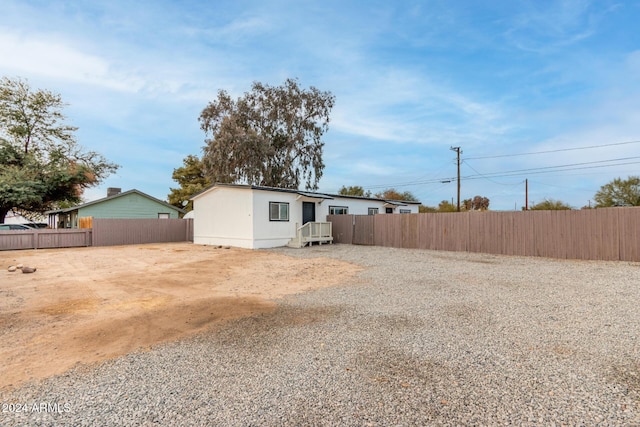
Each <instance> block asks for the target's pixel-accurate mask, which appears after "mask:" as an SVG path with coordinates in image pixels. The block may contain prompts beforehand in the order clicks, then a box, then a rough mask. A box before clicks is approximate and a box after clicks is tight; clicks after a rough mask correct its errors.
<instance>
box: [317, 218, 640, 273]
mask: <svg viewBox="0 0 640 427" xmlns="http://www.w3.org/2000/svg"><path fill="white" fill-rule="evenodd" d="M327 220H328V221H331V222H332V223H333V238H334V242H336V243H351V244H357V245H376V246H391V247H398V248H419V249H433V250H446V251H467V252H483V253H492V254H504V255H522V256H541V257H549V258H570V259H585V260H621V261H640V207H629V208H603V209H588V210H586V209H585V210H580V211H526V212H461V213H424V214H405V215H329V216H328V217H327Z"/></svg>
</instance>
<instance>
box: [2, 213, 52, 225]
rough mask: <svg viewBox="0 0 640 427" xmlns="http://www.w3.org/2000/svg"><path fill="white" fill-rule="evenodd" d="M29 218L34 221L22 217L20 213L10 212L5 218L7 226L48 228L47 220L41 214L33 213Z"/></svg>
mask: <svg viewBox="0 0 640 427" xmlns="http://www.w3.org/2000/svg"><path fill="white" fill-rule="evenodd" d="M29 216H30V217H31V218H32V219H29V218H27V217H25V216H22V215H21V214H20V212H16V211H13V210H10V211H9V212H8V213H7V215H6V216H5V217H4V223H5V224H26V225H28V226H30V227H38V228H43V227H46V226H47V218H46V217H45V216H43V215H40V214H34V213H31V214H29Z"/></svg>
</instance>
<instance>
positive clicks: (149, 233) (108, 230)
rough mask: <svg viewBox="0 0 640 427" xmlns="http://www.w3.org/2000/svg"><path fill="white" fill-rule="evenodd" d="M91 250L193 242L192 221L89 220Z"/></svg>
mask: <svg viewBox="0 0 640 427" xmlns="http://www.w3.org/2000/svg"><path fill="white" fill-rule="evenodd" d="M92 222H93V224H92V225H93V246H115V245H137V244H144V243H166V242H187V241H191V242H192V241H193V220H192V219H165V218H162V219H105V218H93V221H92Z"/></svg>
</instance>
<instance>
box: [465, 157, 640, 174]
mask: <svg viewBox="0 0 640 427" xmlns="http://www.w3.org/2000/svg"><path fill="white" fill-rule="evenodd" d="M634 158H639V157H628V159H634ZM608 161H610V160H601V161H598V162H585V163H574V164H572V165H562V166H548V167H545V168H534V169H521V170H514V171H505V172H494V173H492V174H488V175H490V176H491V177H492V178H499V177H506V176H518V175H524V174H541V173H550V172H563V171H572V170H581V169H597V168H606V167H611V166H623V165H635V164H638V163H640V161H638V162H624V163H613V164H608V165H597V166H580V165H587V164H593V163H601V162H608ZM572 166H579V167H572ZM550 168H554V169H553V170H548V169H550ZM560 168H562V169H560ZM488 175H480V176H478V175H470V176H465V177H463V178H464V179H483V178H485V179H486V177H487V176H488Z"/></svg>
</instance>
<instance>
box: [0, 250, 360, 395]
mask: <svg viewBox="0 0 640 427" xmlns="http://www.w3.org/2000/svg"><path fill="white" fill-rule="evenodd" d="M18 263H21V264H24V265H25V266H30V267H37V269H38V270H37V271H36V272H35V273H33V274H22V273H20V272H19V271H18V272H13V273H12V272H9V271H7V267H8V266H9V265H15V264H18ZM0 267H2V270H0V343H1V344H0V360H2V362H3V363H2V364H0V388H11V387H15V386H18V385H20V384H21V383H23V382H25V381H28V380H32V379H39V378H45V377H48V376H51V375H55V374H59V373H63V372H65V371H67V370H68V369H70V368H71V367H73V366H75V365H76V364H78V363H82V364H89V363H94V362H99V361H102V360H105V359H108V358H112V357H116V356H120V355H123V354H126V353H128V352H131V351H134V350H139V349H147V348H149V347H151V346H153V345H154V344H157V343H161V342H166V341H171V340H176V339H179V338H182V337H185V336H188V335H192V334H194V333H197V332H200V331H202V330H204V329H206V328H209V327H211V326H213V325H216V324H218V323H220V322H221V321H225V320H229V319H234V318H239V317H243V316H248V315H253V314H257V313H262V312H268V311H272V310H274V309H275V302H274V300H275V299H277V298H281V297H283V296H285V295H289V294H294V293H299V292H304V291H307V290H311V289H316V288H320V287H325V286H333V285H336V284H339V283H342V282H343V281H344V280H346V279H348V278H350V277H352V276H353V275H354V274H355V273H356V272H357V271H359V270H360V267H357V266H355V265H353V264H349V263H346V262H341V261H337V260H333V259H328V258H314V259H298V258H292V257H288V256H285V255H281V254H276V253H271V252H265V251H250V250H242V249H228V250H227V249H214V248H212V247H208V246H198V245H191V244H186V243H185V244H162V245H140V246H118V247H108V248H78V249H56V250H38V251H9V252H0Z"/></svg>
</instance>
